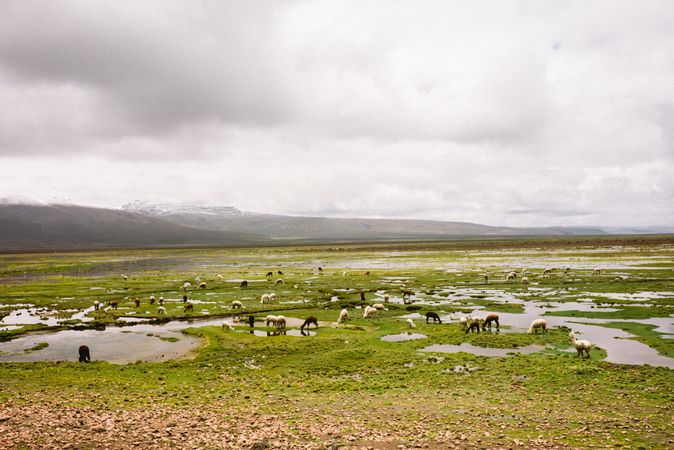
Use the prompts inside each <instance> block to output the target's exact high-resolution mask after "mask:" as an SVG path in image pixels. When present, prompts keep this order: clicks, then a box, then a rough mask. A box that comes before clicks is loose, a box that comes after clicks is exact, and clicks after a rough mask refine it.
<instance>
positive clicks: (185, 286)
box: [183, 281, 192, 291]
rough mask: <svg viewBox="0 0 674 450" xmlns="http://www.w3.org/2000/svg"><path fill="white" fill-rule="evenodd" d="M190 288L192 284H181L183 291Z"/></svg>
mask: <svg viewBox="0 0 674 450" xmlns="http://www.w3.org/2000/svg"><path fill="white" fill-rule="evenodd" d="M191 286H192V283H190V282H189V281H185V282H184V283H183V291H186V290H187V288H189V287H191Z"/></svg>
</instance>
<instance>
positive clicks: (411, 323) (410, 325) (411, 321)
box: [407, 319, 417, 328]
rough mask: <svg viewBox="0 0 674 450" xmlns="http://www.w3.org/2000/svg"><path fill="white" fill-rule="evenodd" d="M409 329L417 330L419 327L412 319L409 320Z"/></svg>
mask: <svg viewBox="0 0 674 450" xmlns="http://www.w3.org/2000/svg"><path fill="white" fill-rule="evenodd" d="M407 327H408V328H416V327H417V326H416V325H414V321H413V320H412V319H407Z"/></svg>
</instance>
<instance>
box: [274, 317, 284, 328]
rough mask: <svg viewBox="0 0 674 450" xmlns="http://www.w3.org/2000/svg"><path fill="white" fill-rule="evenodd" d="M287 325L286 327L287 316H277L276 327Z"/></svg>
mask: <svg viewBox="0 0 674 450" xmlns="http://www.w3.org/2000/svg"><path fill="white" fill-rule="evenodd" d="M285 327H286V318H285V316H276V328H285Z"/></svg>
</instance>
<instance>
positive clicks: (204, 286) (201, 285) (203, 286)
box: [199, 281, 206, 289]
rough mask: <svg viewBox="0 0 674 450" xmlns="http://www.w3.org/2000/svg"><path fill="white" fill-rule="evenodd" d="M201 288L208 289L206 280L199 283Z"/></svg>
mask: <svg viewBox="0 0 674 450" xmlns="http://www.w3.org/2000/svg"><path fill="white" fill-rule="evenodd" d="M199 289H206V282H205V281H202V282H201V283H199Z"/></svg>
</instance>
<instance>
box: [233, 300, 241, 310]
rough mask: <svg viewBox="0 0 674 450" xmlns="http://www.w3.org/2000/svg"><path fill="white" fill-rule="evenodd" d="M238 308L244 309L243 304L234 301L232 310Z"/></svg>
mask: <svg viewBox="0 0 674 450" xmlns="http://www.w3.org/2000/svg"><path fill="white" fill-rule="evenodd" d="M236 308H238V309H243V303H241V302H240V301H238V300H234V301H233V302H232V309H236Z"/></svg>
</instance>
